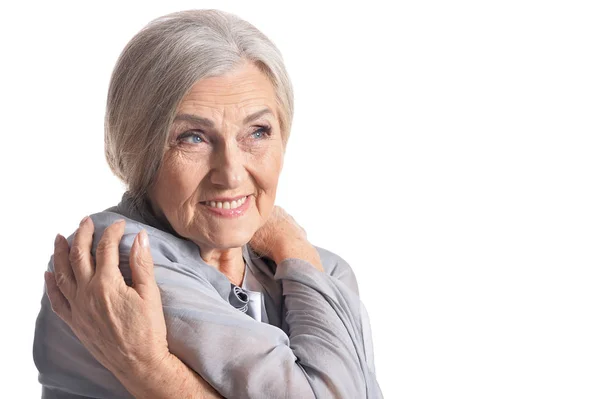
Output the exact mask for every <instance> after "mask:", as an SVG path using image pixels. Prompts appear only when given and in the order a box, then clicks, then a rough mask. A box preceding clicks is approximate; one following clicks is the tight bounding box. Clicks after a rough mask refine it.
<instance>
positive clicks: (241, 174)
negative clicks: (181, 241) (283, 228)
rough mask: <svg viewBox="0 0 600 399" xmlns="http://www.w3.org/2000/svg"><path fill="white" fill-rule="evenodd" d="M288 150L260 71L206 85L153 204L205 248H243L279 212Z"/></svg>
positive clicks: (186, 114) (192, 100) (197, 89)
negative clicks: (274, 211)
mask: <svg viewBox="0 0 600 399" xmlns="http://www.w3.org/2000/svg"><path fill="white" fill-rule="evenodd" d="M283 150H284V148H283V141H282V138H281V131H280V128H279V120H278V116H277V108H276V98H275V92H274V90H273V87H272V85H271V83H270V81H269V80H268V78H267V77H266V76H265V75H264V74H263V73H262V72H260V70H259V69H258V68H257V67H256V66H254V65H253V64H251V63H246V64H243V66H241V67H238V68H237V69H235V70H233V71H232V72H230V73H228V74H226V75H223V76H219V77H211V78H206V79H202V80H200V81H198V82H196V84H194V86H193V87H192V88H191V90H190V91H189V92H188V94H187V95H186V96H185V97H184V98H183V100H182V101H181V103H180V105H179V107H178V109H177V116H176V118H175V122H174V124H173V125H172V127H171V131H170V133H169V148H168V149H167V151H166V153H165V154H164V156H163V161H162V165H161V168H160V169H159V171H158V175H157V179H156V181H155V184H154V185H153V187H152V189H151V192H150V199H151V202H152V204H153V206H154V207H155V208H158V209H159V210H160V212H162V213H163V214H164V216H165V217H166V219H167V220H168V221H169V223H170V224H171V226H172V227H173V229H175V231H176V232H177V233H178V234H179V235H181V236H183V237H186V238H188V239H190V240H192V241H193V242H195V243H196V244H197V245H198V246H200V248H201V249H202V250H204V249H205V248H206V249H226V248H235V247H240V246H242V245H244V244H246V243H247V242H248V241H250V239H251V238H252V236H253V235H254V233H255V232H256V231H257V230H258V228H259V227H261V226H262V225H263V223H264V222H265V221H266V219H267V218H268V216H269V214H270V213H271V210H272V209H273V204H274V202H275V193H276V191H277V182H278V179H279V174H280V172H281V168H282V166H283Z"/></svg>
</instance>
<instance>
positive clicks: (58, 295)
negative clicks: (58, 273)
mask: <svg viewBox="0 0 600 399" xmlns="http://www.w3.org/2000/svg"><path fill="white" fill-rule="evenodd" d="M44 280H46V293H47V294H48V299H49V300H50V305H51V306H52V310H53V311H54V313H56V314H57V315H58V317H60V318H61V319H62V320H63V321H64V322H65V323H67V324H69V325H71V306H70V305H69V301H68V300H67V298H65V296H64V295H63V293H62V292H61V290H60V289H59V288H58V285H57V284H56V280H55V278H54V274H52V273H50V272H45V273H44Z"/></svg>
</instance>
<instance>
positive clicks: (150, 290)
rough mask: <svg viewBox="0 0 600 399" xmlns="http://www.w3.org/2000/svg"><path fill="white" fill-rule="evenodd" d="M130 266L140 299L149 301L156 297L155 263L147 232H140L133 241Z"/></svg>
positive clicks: (134, 286)
mask: <svg viewBox="0 0 600 399" xmlns="http://www.w3.org/2000/svg"><path fill="white" fill-rule="evenodd" d="M129 265H130V266H131V280H132V281H133V288H134V289H135V290H136V291H137V293H138V294H139V295H140V297H142V298H143V299H148V298H151V296H152V295H155V294H156V291H157V288H158V286H157V284H156V280H155V279H154V261H153V260H152V254H151V253H150V245H149V243H148V233H147V232H146V230H142V231H140V232H139V233H138V235H137V236H136V237H135V240H133V246H132V247H131V252H130V254H129Z"/></svg>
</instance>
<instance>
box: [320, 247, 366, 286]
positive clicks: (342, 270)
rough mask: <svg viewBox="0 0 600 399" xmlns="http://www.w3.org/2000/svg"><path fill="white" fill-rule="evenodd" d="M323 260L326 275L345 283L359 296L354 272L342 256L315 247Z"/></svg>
mask: <svg viewBox="0 0 600 399" xmlns="http://www.w3.org/2000/svg"><path fill="white" fill-rule="evenodd" d="M314 247H315V248H316V249H317V252H318V253H319V257H320V258H321V264H322V265H323V269H324V270H325V273H327V274H329V275H330V276H332V277H335V278H336V279H338V280H340V281H342V282H343V283H345V284H346V285H347V286H348V287H349V288H350V289H352V291H354V292H356V293H357V294H358V283H357V282H356V275H355V274H354V271H353V270H352V268H351V267H350V265H349V264H348V262H346V260H344V258H342V257H341V256H340V255H338V254H336V253H334V252H332V251H330V250H327V249H325V248H321V247H317V246H316V245H315V246H314Z"/></svg>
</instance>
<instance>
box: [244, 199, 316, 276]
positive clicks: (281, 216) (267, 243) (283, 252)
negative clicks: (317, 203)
mask: <svg viewBox="0 0 600 399" xmlns="http://www.w3.org/2000/svg"><path fill="white" fill-rule="evenodd" d="M250 246H251V247H252V249H254V251H256V252H257V253H258V254H259V255H261V256H267V257H269V258H271V259H273V260H274V261H275V263H276V264H279V263H280V262H281V261H283V260H284V259H287V258H297V259H302V260H305V261H307V262H309V263H310V264H311V265H313V266H314V267H315V268H316V269H317V270H320V271H323V265H322V264H321V258H320V257H319V253H318V252H317V250H316V248H315V247H313V246H312V244H311V243H310V242H308V239H307V238H306V231H305V230H304V229H303V228H302V227H301V226H300V225H299V224H298V223H296V221H295V220H294V218H293V217H292V216H291V215H290V214H288V213H287V212H286V211H284V210H283V208H281V207H279V206H275V207H274V208H273V211H272V212H271V215H270V216H269V218H268V219H267V221H266V223H265V224H264V225H263V226H262V227H261V228H260V229H258V231H257V232H256V233H254V236H253V237H252V239H251V240H250Z"/></svg>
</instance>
